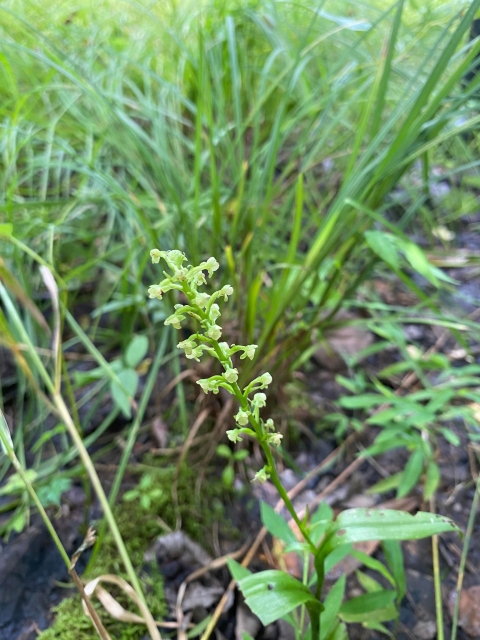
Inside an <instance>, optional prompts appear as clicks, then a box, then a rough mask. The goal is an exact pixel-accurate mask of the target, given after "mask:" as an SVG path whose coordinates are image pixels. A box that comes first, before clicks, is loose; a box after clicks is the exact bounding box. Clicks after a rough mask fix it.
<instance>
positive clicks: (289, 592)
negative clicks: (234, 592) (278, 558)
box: [238, 570, 321, 626]
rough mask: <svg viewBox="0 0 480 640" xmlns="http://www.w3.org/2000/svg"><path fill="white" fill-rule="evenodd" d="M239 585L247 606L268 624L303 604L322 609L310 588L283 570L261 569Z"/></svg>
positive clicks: (264, 623)
mask: <svg viewBox="0 0 480 640" xmlns="http://www.w3.org/2000/svg"><path fill="white" fill-rule="evenodd" d="M238 586H239V588H240V590H241V592H242V593H243V596H244V598H245V601H246V603H247V605H248V606H249V607H250V609H251V610H252V611H253V613H254V614H255V615H256V616H258V617H259V618H260V620H261V622H262V624H263V625H265V626H267V625H268V624H271V623H272V622H274V621H275V620H278V619H279V618H281V617H282V616H284V615H286V614H287V613H290V611H292V610H293V609H295V608H296V607H298V606H300V605H302V604H305V605H310V606H313V607H317V608H318V611H320V609H321V605H320V602H319V601H318V600H317V599H316V598H315V597H314V595H313V594H312V593H311V591H310V589H308V587H306V586H305V585H304V584H302V583H301V582H300V581H299V580H295V578H292V576H290V575H289V574H288V573H284V572H283V571H274V570H269V571H261V572H260V573H255V574H253V575H251V576H248V577H247V578H243V579H242V580H240V582H239V583H238Z"/></svg>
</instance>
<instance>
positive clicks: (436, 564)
mask: <svg viewBox="0 0 480 640" xmlns="http://www.w3.org/2000/svg"><path fill="white" fill-rule="evenodd" d="M430 511H431V512H432V513H435V504H434V498H432V499H431V500H430ZM432 559H433V580H434V587H435V611H436V618H437V640H445V632H444V629H443V606H442V588H441V582H440V559H439V555H438V535H433V536H432Z"/></svg>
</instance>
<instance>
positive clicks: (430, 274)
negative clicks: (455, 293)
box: [396, 237, 456, 287]
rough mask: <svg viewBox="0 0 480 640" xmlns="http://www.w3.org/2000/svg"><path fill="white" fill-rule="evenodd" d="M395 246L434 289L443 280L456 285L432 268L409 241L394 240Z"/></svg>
mask: <svg viewBox="0 0 480 640" xmlns="http://www.w3.org/2000/svg"><path fill="white" fill-rule="evenodd" d="M396 242H397V245H398V246H399V247H400V249H401V250H402V251H403V254H404V256H405V258H406V259H407V260H408V262H409V263H410V265H411V266H412V267H413V269H415V271H417V273H419V274H420V275H422V276H423V277H424V278H425V279H426V280H428V281H429V282H431V283H432V284H433V285H435V286H436V287H438V286H439V282H438V281H439V280H444V281H445V282H449V283H451V284H456V282H455V280H453V279H452V278H449V277H448V276H447V275H446V274H445V273H443V271H441V270H440V269H438V268H437V267H434V266H433V265H432V264H431V263H430V262H429V260H428V258H427V256H426V255H425V253H424V252H423V251H422V250H421V249H420V247H419V246H418V245H416V244H415V243H414V242H410V241H409V240H405V239H400V238H398V237H397V238H396Z"/></svg>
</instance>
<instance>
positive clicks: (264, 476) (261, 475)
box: [253, 467, 270, 482]
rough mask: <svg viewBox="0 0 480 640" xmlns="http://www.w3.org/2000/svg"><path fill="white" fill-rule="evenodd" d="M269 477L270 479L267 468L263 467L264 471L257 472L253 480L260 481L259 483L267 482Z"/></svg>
mask: <svg viewBox="0 0 480 640" xmlns="http://www.w3.org/2000/svg"><path fill="white" fill-rule="evenodd" d="M269 477H270V474H269V473H268V471H267V467H263V469H260V471H257V473H256V474H255V477H254V478H253V479H254V480H258V481H259V482H266V481H267V480H268V478H269Z"/></svg>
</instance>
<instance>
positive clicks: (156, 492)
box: [123, 473, 163, 511]
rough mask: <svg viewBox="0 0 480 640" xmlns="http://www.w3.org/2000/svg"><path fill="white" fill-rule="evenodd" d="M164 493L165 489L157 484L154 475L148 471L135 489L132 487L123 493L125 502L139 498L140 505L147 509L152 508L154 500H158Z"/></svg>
mask: <svg viewBox="0 0 480 640" xmlns="http://www.w3.org/2000/svg"><path fill="white" fill-rule="evenodd" d="M162 494H163V490H162V489H160V487H157V486H155V484H154V479H153V477H152V476H151V475H150V474H148V473H146V474H145V475H143V476H142V478H141V480H140V482H139V483H138V485H137V486H136V487H135V489H130V491H126V492H125V493H124V494H123V499H124V500H125V502H131V501H132V500H138V501H139V502H140V506H141V507H142V509H144V510H145V511H148V509H150V506H151V504H152V501H154V500H157V499H158V498H160V497H161V496H162Z"/></svg>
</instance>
